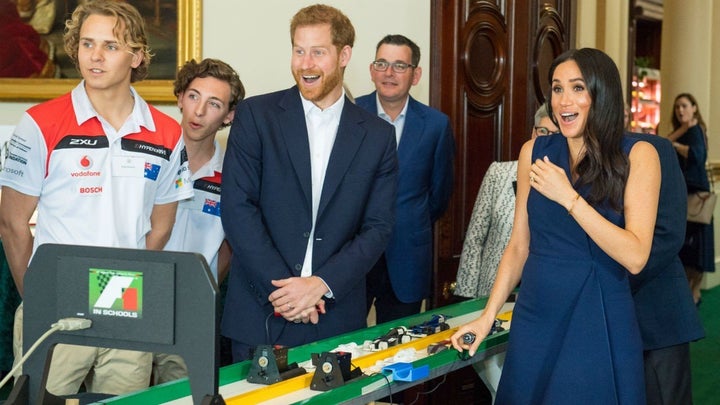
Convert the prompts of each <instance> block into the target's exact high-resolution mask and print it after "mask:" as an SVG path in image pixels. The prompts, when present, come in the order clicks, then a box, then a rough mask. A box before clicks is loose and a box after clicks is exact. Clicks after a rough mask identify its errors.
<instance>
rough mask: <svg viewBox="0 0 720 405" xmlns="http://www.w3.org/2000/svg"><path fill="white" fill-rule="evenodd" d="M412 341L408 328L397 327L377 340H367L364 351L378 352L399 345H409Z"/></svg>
mask: <svg viewBox="0 0 720 405" xmlns="http://www.w3.org/2000/svg"><path fill="white" fill-rule="evenodd" d="M410 339H411V336H410V334H409V333H408V328H406V327H405V326H397V327H395V328H392V329H390V331H388V333H386V334H384V335H382V336H380V337H379V338H377V339H375V340H372V341H370V340H366V341H365V343H364V344H363V350H365V351H373V352H377V351H380V350H385V349H387V348H389V347H393V346H395V345H398V344H403V343H407V342H409V341H410Z"/></svg>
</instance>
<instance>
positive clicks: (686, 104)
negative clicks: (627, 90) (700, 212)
mask: <svg viewBox="0 0 720 405" xmlns="http://www.w3.org/2000/svg"><path fill="white" fill-rule="evenodd" d="M672 126H673V132H672V133H671V134H670V135H668V137H667V138H668V139H669V140H671V141H672V143H673V147H674V148H675V151H676V152H677V154H678V158H679V159H680V166H682V169H683V175H684V176H685V183H686V184H687V191H688V194H690V193H695V192H697V191H709V190H710V181H709V179H708V175H707V170H706V169H705V161H706V160H707V135H706V133H707V132H706V127H705V121H703V118H702V114H700V108H699V107H698V104H697V100H695V97H693V95H692V94H689V93H681V94H678V95H677V97H675V102H674V103H673V115H672ZM680 260H682V262H683V265H685V273H686V274H687V278H688V281H689V283H690V289H691V290H692V293H693V299H694V300H695V304H699V303H700V284H701V282H702V278H703V274H704V273H705V272H713V271H715V236H714V232H713V223H712V222H710V223H709V224H699V223H696V222H688V223H687V228H685V245H684V246H683V248H682V250H681V251H680Z"/></svg>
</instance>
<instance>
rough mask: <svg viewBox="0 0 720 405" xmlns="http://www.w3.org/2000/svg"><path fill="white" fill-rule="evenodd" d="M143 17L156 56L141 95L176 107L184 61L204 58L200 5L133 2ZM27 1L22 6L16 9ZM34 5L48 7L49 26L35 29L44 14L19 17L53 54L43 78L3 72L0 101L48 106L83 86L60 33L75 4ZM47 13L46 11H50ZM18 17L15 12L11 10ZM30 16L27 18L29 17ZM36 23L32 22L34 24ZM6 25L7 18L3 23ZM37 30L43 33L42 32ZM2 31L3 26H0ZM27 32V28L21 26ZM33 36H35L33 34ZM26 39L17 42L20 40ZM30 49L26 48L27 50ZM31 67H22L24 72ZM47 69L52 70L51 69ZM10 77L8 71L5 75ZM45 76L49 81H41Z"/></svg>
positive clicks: (188, 0) (183, 0)
mask: <svg viewBox="0 0 720 405" xmlns="http://www.w3.org/2000/svg"><path fill="white" fill-rule="evenodd" d="M129 2H130V3H132V4H133V5H134V6H135V7H137V8H138V10H139V11H140V13H141V14H142V15H143V16H144V17H145V27H146V30H147V33H148V42H149V43H150V48H151V51H152V53H153V55H154V56H153V59H152V62H151V63H150V74H149V75H148V78H147V79H145V80H143V81H140V82H137V83H133V87H135V89H136V90H137V91H138V92H139V93H140V95H141V96H142V97H143V98H144V99H145V100H147V101H148V102H152V103H173V102H175V96H174V95H173V91H172V83H173V80H174V79H175V72H176V71H177V69H178V67H179V66H181V65H182V64H183V63H185V61H187V60H189V59H192V58H196V59H198V58H200V56H201V43H202V41H201V40H202V33H201V30H202V27H201V24H202V0H129ZM20 3H23V2H18V4H20ZM24 3H33V4H42V3H46V6H47V7H49V10H50V12H48V13H47V14H50V13H52V16H50V17H47V16H46V17H45V18H44V19H45V21H46V22H45V26H44V28H43V26H42V25H35V20H36V18H35V17H36V16H35V15H34V14H32V13H33V12H34V13H37V15H38V16H40V17H38V18H37V20H39V21H40V23H38V24H42V20H43V18H41V17H42V15H41V12H42V11H43V10H27V11H25V13H23V12H19V13H18V15H20V16H21V19H22V23H21V24H24V25H27V26H30V24H33V25H32V27H33V28H35V30H36V31H37V32H38V33H39V34H40V38H41V41H42V42H43V43H45V48H44V49H47V50H48V51H46V52H45V53H46V54H47V55H49V56H48V57H47V59H48V60H47V61H46V62H45V66H44V67H43V69H42V74H33V75H32V77H31V78H25V77H14V75H13V72H11V73H10V74H9V75H8V74H7V73H3V70H1V69H0V101H44V100H49V99H51V98H55V97H57V96H59V95H61V94H64V93H67V92H69V91H70V90H72V88H73V87H75V86H76V85H77V83H78V82H79V81H80V75H79V73H78V72H77V70H76V69H75V66H74V65H73V64H72V62H71V61H70V59H69V58H68V57H67V55H65V54H64V49H63V43H62V33H63V29H64V21H65V20H66V19H67V18H69V16H70V14H71V13H72V11H73V8H74V4H75V3H77V2H76V1H69V0H46V1H44V2H43V1H42V0H41V1H36V2H24ZM47 10H48V9H46V10H45V11H47ZM13 12H14V10H13ZM29 15H30V16H31V17H28V16H29ZM31 20H32V21H31ZM2 21H7V19H0V24H2ZM38 27H39V28H38ZM0 28H1V27H0ZM20 28H21V29H20V30H15V31H13V32H15V33H17V32H23V31H22V30H23V29H27V27H22V26H21V27H20ZM32 35H35V34H34V32H33V33H32ZM22 40H23V38H20V39H18V41H22ZM25 49H26V48H25ZM25 66H27V64H25V65H24V66H21V67H25ZM48 67H49V69H47V68H48ZM5 72H7V71H5ZM43 74H44V75H45V76H49V77H42V76H43Z"/></svg>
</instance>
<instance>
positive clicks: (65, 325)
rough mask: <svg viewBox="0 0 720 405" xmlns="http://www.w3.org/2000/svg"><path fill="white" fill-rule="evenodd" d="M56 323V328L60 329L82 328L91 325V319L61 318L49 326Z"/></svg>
mask: <svg viewBox="0 0 720 405" xmlns="http://www.w3.org/2000/svg"><path fill="white" fill-rule="evenodd" d="M56 325H57V326H58V330H62V331H72V330H82V329H87V328H89V327H90V326H92V321H91V320H89V319H85V318H63V319H60V320H58V321H57V322H56V323H54V324H52V325H51V326H53V327H55V326H56Z"/></svg>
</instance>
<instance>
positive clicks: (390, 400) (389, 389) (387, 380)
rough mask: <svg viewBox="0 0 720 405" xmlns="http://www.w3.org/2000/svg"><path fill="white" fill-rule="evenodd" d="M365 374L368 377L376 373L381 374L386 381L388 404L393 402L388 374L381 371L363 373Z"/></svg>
mask: <svg viewBox="0 0 720 405" xmlns="http://www.w3.org/2000/svg"><path fill="white" fill-rule="evenodd" d="M365 375H366V376H368V377H374V376H376V375H381V376H383V378H384V379H385V382H387V388H388V401H389V403H390V405H392V404H393V399H392V394H393V393H392V386H391V385H390V379H389V378H388V375H387V374H385V373H382V372H381V373H372V374H365Z"/></svg>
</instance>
